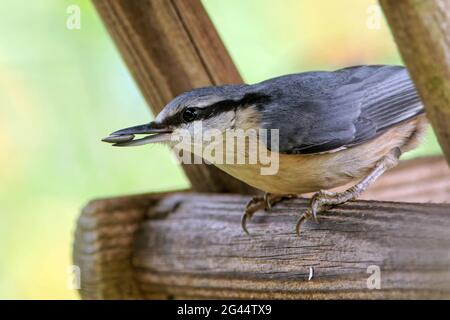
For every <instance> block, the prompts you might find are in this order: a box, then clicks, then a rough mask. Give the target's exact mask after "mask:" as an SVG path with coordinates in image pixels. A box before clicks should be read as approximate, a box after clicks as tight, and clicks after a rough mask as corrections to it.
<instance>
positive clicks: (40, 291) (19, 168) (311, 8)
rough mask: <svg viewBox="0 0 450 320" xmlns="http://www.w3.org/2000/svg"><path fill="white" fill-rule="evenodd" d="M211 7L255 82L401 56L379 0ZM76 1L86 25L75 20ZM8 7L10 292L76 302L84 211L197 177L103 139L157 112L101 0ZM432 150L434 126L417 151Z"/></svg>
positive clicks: (1, 220)
mask: <svg viewBox="0 0 450 320" xmlns="http://www.w3.org/2000/svg"><path fill="white" fill-rule="evenodd" d="M203 3H204V5H205V7H206V9H207V10H208V12H209V14H210V16H211V18H212V20H213V22H214V23H215V25H216V26H217V28H218V30H219V33H220V35H221V36H222V38H223V40H224V42H225V44H226V46H227V47H228V49H229V51H230V53H231V55H232V57H233V59H234V61H235V62H236V64H237V66H238V68H239V70H240V72H241V73H242V75H243V77H244V79H245V80H246V81H247V82H250V83H252V82H257V81H261V80H264V79H266V78H270V77H273V76H277V75H281V74H285V73H293V72H301V71H306V70H312V69H328V70H331V69H336V68H339V67H344V66H348V65H355V64H382V63H385V64H400V63H401V61H400V58H399V56H398V53H397V50H396V47H395V44H394V43H393V40H392V37H391V35H390V33H389V29H388V27H387V25H386V23H385V21H384V20H383V19H382V18H381V19H378V15H377V13H376V7H374V4H375V3H376V2H375V1H372V0H365V1H362V0H360V1H354V0H345V1H344V0H341V1H335V0H327V1H317V0H307V1H306V0H303V1H299V0H282V1H280V0H277V1H275V0H227V1H223V0H204V1H203ZM71 4H76V5H78V6H79V7H80V9H81V28H80V29H79V30H77V29H76V30H69V29H67V27H66V20H67V18H68V16H69V15H68V14H67V12H66V10H67V7H68V6H69V5H71ZM0 10H1V13H2V14H1V17H2V19H1V20H0V44H1V45H0V146H1V148H0V253H1V255H2V257H1V259H0V298H3V299H5V298H7V299H16V298H24V299H34V298H58V299H59V298H61V299H66V298H77V295H76V293H75V292H74V291H73V290H71V289H69V288H68V286H67V284H68V281H69V279H70V277H69V272H68V267H69V266H70V265H71V258H70V257H71V243H72V235H73V231H74V226H75V221H76V218H77V216H78V214H79V211H80V209H81V208H82V206H83V205H84V204H85V203H86V202H87V201H88V200H89V199H92V198H96V197H106V196H115V195H123V194H131V193H141V192H149V191H161V190H170V189H176V188H184V187H187V186H188V181H187V180H186V179H185V177H184V176H183V173H182V171H181V170H180V168H178V167H177V166H176V164H175V163H174V162H173V161H172V157H171V155H170V153H169V151H168V150H165V149H164V148H163V147H162V146H154V147H146V148H130V149H126V150H124V149H116V148H111V146H109V145H107V144H105V143H102V142H100V139H101V138H102V137H104V136H105V135H106V134H108V133H110V132H111V131H113V130H115V129H118V128H123V127H126V126H129V125H134V124H137V123H142V122H145V121H148V120H150V118H151V115H150V113H149V111H148V109H147V106H146V104H145V102H144V100H143V98H142V96H141V95H140V93H139V91H138V89H137V87H136V85H135V83H134V82H133V79H132V78H131V77H130V75H129V73H128V71H127V69H126V67H125V65H124V63H123V62H122V60H121V58H120V56H119V54H118V53H117V50H116V49H115V47H114V45H113V43H112V41H111V39H110V38H109V36H108V34H107V32H106V30H105V28H104V27H103V25H102V23H101V21H100V20H99V17H98V16H97V14H96V12H95V10H94V8H93V6H92V4H91V3H90V1H87V0H83V1H75V0H74V1H62V0H40V1H25V0H3V1H2V5H1V9H0ZM432 153H440V151H439V148H438V146H437V143H436V141H435V139H434V136H433V134H432V133H431V132H430V133H429V135H428V139H427V141H426V142H425V143H424V144H423V145H422V147H421V148H420V149H419V150H417V151H414V152H413V153H411V154H410V155H408V156H409V157H413V156H418V155H425V154H432Z"/></svg>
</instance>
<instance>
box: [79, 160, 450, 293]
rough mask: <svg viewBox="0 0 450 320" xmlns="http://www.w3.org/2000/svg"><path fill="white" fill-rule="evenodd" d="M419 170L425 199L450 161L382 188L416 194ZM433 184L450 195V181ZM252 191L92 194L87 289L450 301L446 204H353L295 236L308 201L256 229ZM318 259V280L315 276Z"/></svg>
mask: <svg viewBox="0 0 450 320" xmlns="http://www.w3.org/2000/svg"><path fill="white" fill-rule="evenodd" d="M430 164H431V165H430ZM430 166H431V167H432V168H434V169H433V170H432V171H427V170H426V168H429V167H430ZM443 168H444V169H445V170H443ZM405 170H407V171H408V172H409V175H408V174H406V171H405ZM435 170H438V172H440V175H438V176H436V175H435ZM439 170H441V171H439ZM416 172H417V173H418V174H419V177H420V179H419V180H416V181H415V183H414V186H416V187H417V190H418V192H417V195H421V197H422V198H421V200H423V201H427V199H426V198H425V197H424V195H423V194H422V188H420V184H422V183H423V184H425V185H429V184H428V182H427V179H428V178H427V175H426V174H425V173H426V172H428V174H429V177H430V181H432V183H433V184H438V185H439V184H441V185H444V184H442V182H443V181H449V180H450V173H449V170H448V169H447V166H446V163H445V160H444V159H443V158H442V157H441V158H438V157H433V158H428V159H418V160H412V161H407V162H405V164H402V165H401V166H400V167H399V168H397V169H393V170H391V171H390V172H389V173H388V174H387V176H390V175H392V176H393V177H395V179H399V178H402V177H403V178H404V179H405V183H404V184H402V181H398V180H397V181H395V185H394V186H389V185H390V184H391V183H392V182H393V181H392V180H389V177H387V178H386V179H385V182H383V181H382V180H380V181H379V182H378V184H379V187H377V186H375V188H381V187H382V184H381V183H386V184H387V185H388V188H392V189H391V190H394V189H397V190H400V189H402V188H407V189H408V190H410V191H409V192H408V193H407V199H411V197H414V195H413V191H412V188H411V181H410V176H414V174H415V173H416ZM435 191H436V192H440V193H441V195H439V197H440V198H445V199H446V200H448V199H450V188H448V184H447V185H446V187H444V188H437V189H436V190H435ZM373 194H377V192H375V193H373ZM397 194H398V195H401V194H402V193H401V192H397ZM425 194H427V193H425ZM428 194H429V193H428ZM378 195H381V196H382V195H383V193H382V192H379V193H378ZM432 196H433V197H435V194H434V193H433V194H432ZM248 199H249V198H248V197H245V196H239V195H224V194H217V195H206V194H196V193H173V194H164V195H141V196H132V197H121V198H115V199H104V200H97V201H93V202H91V203H90V204H89V205H88V206H86V208H85V209H84V211H83V214H82V215H81V217H80V219H79V222H78V227H77V232H76V239H75V246H74V263H75V264H76V265H79V266H80V267H81V271H82V272H81V290H80V293H81V296H82V297H83V298H86V299H102V298H111V299H113V298H114V299H116V298H139V299H151V298H292V299H298V298H308V299H312V298H320V299H327V298H450V255H449V254H448V248H449V247H450V231H449V230H450V205H449V204H430V203H422V204H418V203H415V204H413V203H394V202H376V201H355V202H352V203H348V204H345V205H342V206H339V207H336V208H335V209H333V210H330V211H329V212H327V213H326V214H324V215H322V216H321V221H320V224H318V225H316V224H314V223H312V222H307V223H306V224H305V225H304V228H303V233H302V234H301V237H299V238H298V237H296V236H295V234H294V224H295V221H296V219H297V218H298V215H299V213H300V212H301V211H302V210H304V209H305V207H306V205H307V203H308V201H307V199H296V200H290V201H286V202H283V203H280V204H278V205H277V206H275V207H274V210H273V212H271V213H265V212H258V213H257V215H256V216H255V217H254V219H253V220H252V221H250V222H249V224H248V226H249V229H250V232H251V233H252V236H251V237H249V236H246V235H245V234H244V233H243V232H242V230H241V229H240V225H239V222H240V215H241V214H242V210H243V208H244V205H245V203H246V201H247V200H248ZM371 266H372V267H371ZM373 266H378V267H379V268H380V272H381V289H379V290H378V289H372V290H371V289H368V287H367V280H368V278H369V276H370V274H368V273H367V272H368V270H369V271H370V270H373V269H370V268H376V267H373ZM310 267H311V268H313V270H314V277H313V279H312V280H310V281H308V277H309V272H310ZM368 268H369V269H368Z"/></svg>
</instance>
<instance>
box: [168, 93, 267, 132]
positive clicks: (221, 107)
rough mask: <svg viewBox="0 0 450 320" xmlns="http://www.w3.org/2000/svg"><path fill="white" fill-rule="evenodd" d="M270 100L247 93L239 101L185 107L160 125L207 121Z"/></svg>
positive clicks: (229, 100) (259, 95) (263, 95)
mask: <svg viewBox="0 0 450 320" xmlns="http://www.w3.org/2000/svg"><path fill="white" fill-rule="evenodd" d="M270 100H271V97H270V96H268V95H265V94H259V93H247V94H246V95H245V96H244V97H242V98H241V99H239V100H232V99H225V100H222V101H218V102H216V103H214V104H212V105H210V106H207V107H202V108H194V107H187V108H185V109H184V110H182V111H181V112H180V113H176V114H174V115H171V116H169V117H167V118H166V119H164V120H163V121H162V123H163V124H165V125H171V126H177V125H180V124H181V123H183V122H184V123H186V122H192V121H195V120H205V119H209V118H212V117H214V116H217V115H218V114H221V113H224V112H228V111H230V110H234V109H236V108H238V107H241V108H245V107H247V106H251V105H256V106H257V107H258V105H260V104H264V103H268V102H269V101H270Z"/></svg>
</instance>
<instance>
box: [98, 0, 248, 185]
mask: <svg viewBox="0 0 450 320" xmlns="http://www.w3.org/2000/svg"><path fill="white" fill-rule="evenodd" d="M93 3H94V4H95V7H96V8H97V11H98V13H99V14H100V17H101V18H102V20H103V21H104V23H105V25H106V28H107V29H108V32H109V33H110V35H111V36H112V38H113V40H114V42H115V43H116V45H117V47H118V49H119V51H120V53H121V54H122V56H123V58H124V60H125V62H126V64H127V66H128V68H129V70H130V71H131V73H132V74H133V76H134V79H135V80H136V82H137V84H138V86H139V88H140V89H141V91H142V94H143V95H144V97H145V99H146V101H147V102H148V104H149V106H150V108H151V110H152V112H153V113H154V114H157V113H159V112H160V111H161V110H162V108H163V107H164V106H165V104H166V103H167V102H169V101H170V100H171V99H173V98H174V97H175V96H176V95H178V94H180V93H182V92H184V91H187V90H190V89H192V88H196V87H203V86H209V85H218V84H224V83H240V82H242V79H241V77H240V75H239V73H238V71H237V69H236V67H235V65H234V64H233V61H232V60H231V58H230V56H229V54H228V52H227V50H226V49H225V47H224V45H223V43H222V41H221V40H220V37H219V35H218V34H217V32H216V30H215V28H214V25H213V24H212V22H211V20H210V19H209V17H208V15H207V13H206V11H205V9H204V8H203V6H202V4H201V2H200V0H133V1H129V0H115V1H111V0H93ZM183 169H184V171H185V173H186V175H187V177H188V178H189V180H190V182H191V185H192V188H193V189H194V190H196V191H201V192H234V193H246V194H250V193H256V190H255V189H253V188H251V187H249V186H248V185H246V184H244V183H242V182H240V181H238V180H236V179H234V178H233V177H231V176H229V175H228V174H226V173H224V172H222V171H220V170H219V169H217V168H216V167H214V166H211V165H210V166H207V165H183Z"/></svg>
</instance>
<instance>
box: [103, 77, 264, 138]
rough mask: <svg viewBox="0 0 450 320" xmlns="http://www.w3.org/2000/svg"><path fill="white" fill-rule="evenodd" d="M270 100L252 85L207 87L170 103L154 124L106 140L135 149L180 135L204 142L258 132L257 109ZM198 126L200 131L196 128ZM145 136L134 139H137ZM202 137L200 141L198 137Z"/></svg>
mask: <svg viewBox="0 0 450 320" xmlns="http://www.w3.org/2000/svg"><path fill="white" fill-rule="evenodd" d="M269 100H270V96H267V95H265V94H261V93H258V92H252V90H251V86H249V85H224V86H215V87H205V88H199V89H194V90H191V91H188V92H185V93H183V94H181V95H179V96H177V97H176V98H175V99H173V100H172V101H170V102H169V103H168V104H167V105H166V106H165V107H164V109H163V110H162V111H161V112H160V113H159V114H158V115H157V117H156V118H155V120H154V121H152V122H150V123H148V124H144V125H139V126H134V127H130V128H126V129H122V130H119V131H116V132H113V133H112V134H111V135H110V136H109V137H107V138H105V139H103V141H105V142H109V143H113V144H114V145H115V146H136V145H143V144H149V143H155V142H159V143H168V144H170V143H171V142H173V137H174V136H176V135H178V134H179V133H180V132H188V133H189V134H190V135H191V137H193V139H197V138H199V139H202V137H204V135H203V134H202V133H201V132H198V130H196V128H198V127H201V129H202V132H203V133H204V132H206V131H211V130H215V132H220V133H224V132H225V131H226V130H230V129H231V130H233V129H243V130H247V129H250V128H255V129H257V128H258V126H259V121H260V117H259V114H258V109H259V108H260V107H261V106H262V105H264V104H265V103H267V102H268V101H269ZM196 126H197V127H196ZM142 134H144V135H146V136H145V137H143V138H140V139H134V136H135V135H142ZM199 134H202V136H201V137H198V135H199Z"/></svg>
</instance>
